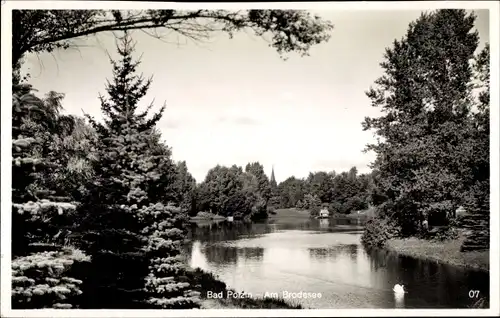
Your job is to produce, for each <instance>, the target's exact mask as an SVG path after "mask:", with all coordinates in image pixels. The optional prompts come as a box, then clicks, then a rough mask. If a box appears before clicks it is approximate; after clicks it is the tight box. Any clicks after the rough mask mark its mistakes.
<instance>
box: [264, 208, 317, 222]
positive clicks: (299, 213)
mask: <svg viewBox="0 0 500 318" xmlns="http://www.w3.org/2000/svg"><path fill="white" fill-rule="evenodd" d="M274 212H275V214H270V215H269V220H287V219H309V218H310V217H311V215H310V212H309V211H308V210H299V209H296V208H290V209H276V210H275V211H274Z"/></svg>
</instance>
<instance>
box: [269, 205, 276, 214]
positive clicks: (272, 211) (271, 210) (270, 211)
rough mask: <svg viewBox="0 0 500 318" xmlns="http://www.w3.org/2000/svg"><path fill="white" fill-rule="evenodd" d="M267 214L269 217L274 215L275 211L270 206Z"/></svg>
mask: <svg viewBox="0 0 500 318" xmlns="http://www.w3.org/2000/svg"><path fill="white" fill-rule="evenodd" d="M267 213H268V214H271V215H276V210H275V209H274V208H273V207H272V206H268V207H267Z"/></svg>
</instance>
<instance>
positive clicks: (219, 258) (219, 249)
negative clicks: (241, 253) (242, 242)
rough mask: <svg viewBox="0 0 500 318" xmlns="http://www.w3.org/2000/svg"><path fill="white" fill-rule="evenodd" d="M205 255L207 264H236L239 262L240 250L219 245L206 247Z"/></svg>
mask: <svg viewBox="0 0 500 318" xmlns="http://www.w3.org/2000/svg"><path fill="white" fill-rule="evenodd" d="M203 254H205V257H206V258H207V262H209V263H215V264H236V262H237V261H238V248H236V247H234V246H225V245H219V244H211V245H206V246H205V248H204V249H203Z"/></svg>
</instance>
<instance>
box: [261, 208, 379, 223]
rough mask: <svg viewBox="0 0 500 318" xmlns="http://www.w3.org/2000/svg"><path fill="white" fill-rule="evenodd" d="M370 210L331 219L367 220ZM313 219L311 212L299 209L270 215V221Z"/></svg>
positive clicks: (337, 215) (339, 215) (278, 210)
mask: <svg viewBox="0 0 500 318" xmlns="http://www.w3.org/2000/svg"><path fill="white" fill-rule="evenodd" d="M367 211H368V212H369V211H370V209H368V210H364V211H361V213H360V214H358V213H355V212H354V213H350V214H334V215H331V216H330V218H366V217H367V216H369V215H368V214H369V213H367ZM370 215H371V214H370ZM310 217H311V214H310V212H309V210H300V209H297V208H288V209H276V210H275V214H270V215H269V219H270V220H273V219H308V218H310Z"/></svg>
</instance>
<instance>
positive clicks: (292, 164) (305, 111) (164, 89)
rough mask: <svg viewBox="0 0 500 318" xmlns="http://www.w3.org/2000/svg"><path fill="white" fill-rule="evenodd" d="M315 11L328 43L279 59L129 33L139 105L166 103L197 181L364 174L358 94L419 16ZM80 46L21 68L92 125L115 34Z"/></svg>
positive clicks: (242, 40)
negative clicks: (221, 173)
mask: <svg viewBox="0 0 500 318" xmlns="http://www.w3.org/2000/svg"><path fill="white" fill-rule="evenodd" d="M315 13H318V14H319V15H320V16H322V17H323V18H325V19H328V20H330V21H332V22H333V23H334V25H335V29H334V31H333V33H332V37H331V39H330V41H329V42H328V43H323V44H320V45H317V46H315V47H313V48H312V49H311V52H310V53H311V56H309V57H304V58H300V57H299V56H297V55H290V59H289V60H288V61H282V60H280V58H279V56H278V54H277V53H276V51H275V50H274V49H273V48H270V47H268V44H267V43H266V42H265V41H264V40H262V39H260V38H258V37H255V36H250V35H248V34H246V33H240V34H238V35H237V36H235V37H234V38H233V39H229V38H228V36H227V35H225V34H218V35H216V36H214V37H213V38H212V40H211V41H210V42H209V43H206V44H203V45H202V46H200V45H196V44H193V43H187V44H185V40H184V39H180V41H181V43H184V44H181V45H177V44H176V42H177V37H176V36H172V37H171V38H170V39H169V40H170V41H171V42H172V43H165V42H161V41H159V40H156V39H153V38H151V37H149V36H148V35H146V34H144V33H142V32H140V31H136V32H135V33H134V35H133V37H134V40H136V41H137V45H136V53H137V54H136V56H139V55H140V54H141V53H142V64H141V66H140V68H139V70H140V71H141V72H143V73H144V75H145V76H150V75H154V81H153V84H152V85H151V88H150V90H149V93H148V95H147V96H146V97H145V98H144V99H143V100H142V104H143V105H144V106H146V105H147V104H149V103H150V102H151V101H152V100H153V99H154V100H155V104H156V105H157V108H156V109H158V108H159V107H160V106H161V105H162V103H163V102H165V103H166V104H167V110H166V112H165V115H164V118H163V119H162V120H161V121H160V123H159V128H160V130H161V131H162V133H163V138H164V139H165V141H166V142H167V144H168V145H169V146H171V147H172V148H173V159H174V160H186V161H187V164H188V168H189V170H190V172H191V173H192V174H193V176H194V177H195V178H196V179H197V181H202V180H203V179H204V177H205V175H206V173H207V171H208V169H210V168H212V167H214V166H215V165H217V164H222V165H232V164H237V165H240V166H244V165H246V163H248V162H252V161H259V162H260V163H262V164H263V165H264V167H265V170H266V173H267V174H268V175H269V174H270V172H271V167H272V165H273V164H274V166H275V175H276V179H277V181H278V182H280V181H283V180H284V179H286V178H288V177H289V176H291V175H295V176H296V177H305V176H307V174H308V173H309V172H310V171H318V170H326V171H331V170H336V171H338V172H340V171H344V170H347V169H349V168H350V167H352V166H357V168H358V170H359V171H361V172H364V171H368V168H367V164H368V163H369V162H370V161H372V160H373V158H374V157H373V154H363V153H362V152H361V150H362V149H363V148H364V146H365V145H366V144H367V143H369V142H371V141H372V140H373V137H372V133H371V132H363V131H362V129H361V122H362V121H363V118H364V117H365V116H376V115H377V114H378V110H377V109H375V108H373V107H371V106H370V101H369V99H368V98H367V97H366V95H365V94H364V92H365V91H366V90H367V89H368V88H369V87H370V85H371V84H372V83H373V81H374V80H375V79H376V78H377V77H379V76H380V75H381V68H380V67H379V63H380V62H381V61H382V56H383V53H384V49H385V48H386V47H388V46H390V45H391V43H392V41H393V40H394V39H396V38H398V39H400V38H401V37H402V36H403V35H404V34H405V32H406V30H407V26H408V24H409V23H410V22H411V21H413V20H415V19H416V18H417V17H418V16H419V15H420V13H421V11H340V10H329V11H320V12H315ZM476 14H477V15H478V19H477V22H476V27H477V29H478V30H479V32H480V36H481V45H482V44H483V43H484V42H485V41H489V28H488V25H489V20H488V11H487V10H481V11H476ZM79 43H80V44H82V47H81V48H80V49H79V51H77V50H67V51H60V52H56V53H54V54H53V55H51V54H41V55H39V56H38V57H37V56H34V55H31V56H29V58H28V60H27V62H26V64H25V70H27V68H29V72H30V73H31V74H32V79H31V84H33V86H34V87H35V88H36V89H38V90H39V91H40V93H46V92H48V91H49V90H54V91H57V92H61V93H65V94H66V98H65V100H64V103H63V105H64V107H65V109H66V112H68V113H72V114H77V115H82V111H81V109H83V110H85V112H86V113H89V114H91V115H93V116H95V117H97V118H101V115H100V104H99V101H98V99H97V96H98V93H99V92H101V93H105V91H104V83H105V80H106V78H111V65H110V63H109V60H108V58H107V55H106V51H109V52H110V54H111V55H112V56H116V55H115V42H114V37H113V35H112V34H109V33H108V34H106V33H105V34H101V35H99V36H98V37H92V38H89V39H85V40H81V41H79Z"/></svg>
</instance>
